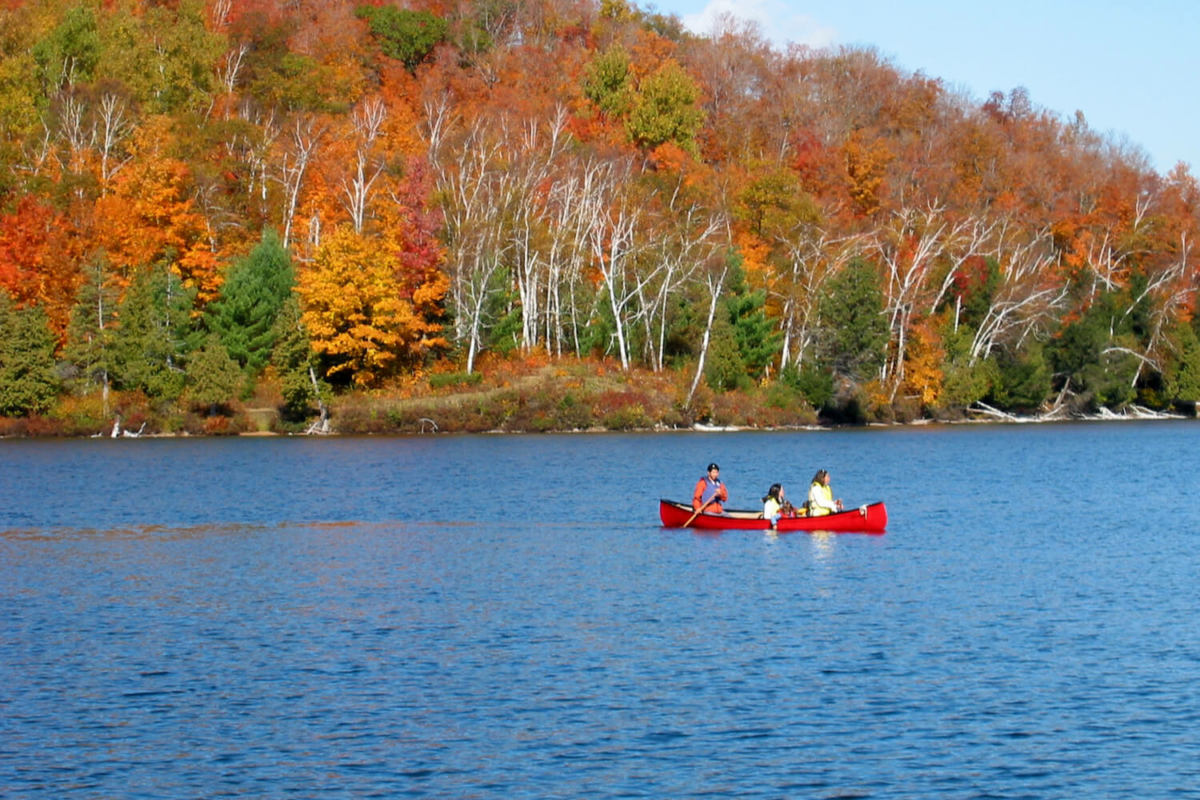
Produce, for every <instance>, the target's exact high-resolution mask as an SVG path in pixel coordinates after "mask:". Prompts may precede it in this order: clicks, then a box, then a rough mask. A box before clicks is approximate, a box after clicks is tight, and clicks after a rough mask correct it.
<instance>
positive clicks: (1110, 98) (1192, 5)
mask: <svg viewBox="0 0 1200 800" xmlns="http://www.w3.org/2000/svg"><path fill="white" fill-rule="evenodd" d="M639 5H642V6H643V7H648V5H647V4H645V3H639ZM655 6H656V7H657V9H658V10H659V11H661V12H664V13H673V14H677V15H679V16H680V17H682V18H683V20H684V22H685V24H687V26H688V27H689V28H692V29H693V30H696V31H698V32H700V33H709V32H711V31H712V19H713V18H714V17H715V15H716V14H718V13H721V12H730V13H733V14H735V15H736V16H739V17H742V18H744V19H754V20H757V21H758V22H759V23H760V24H761V26H762V31H763V34H764V35H765V36H766V37H767V38H769V39H770V40H772V41H773V42H774V43H776V44H778V45H783V44H784V43H785V42H788V41H792V42H802V43H805V44H809V45H812V46H816V47H820V46H826V45H833V46H837V45H842V44H850V45H860V44H861V45H871V46H874V47H876V48H878V49H879V51H880V52H881V53H882V54H883V55H885V56H887V57H888V58H890V59H891V60H892V61H893V62H894V63H895V64H897V65H898V66H899V67H901V68H903V69H905V70H908V71H911V72H916V71H921V72H924V73H925V74H926V75H929V76H931V77H936V78H941V79H942V80H943V81H944V82H945V83H946V84H947V85H948V86H950V87H952V88H956V89H960V90H964V91H966V92H967V93H968V94H969V95H970V96H972V97H974V98H975V99H976V100H982V99H984V98H986V97H987V95H988V94H989V93H990V92H991V91H992V90H995V89H999V90H1001V91H1005V92H1007V91H1008V90H1010V89H1012V88H1014V87H1016V86H1024V87H1025V88H1026V89H1028V90H1029V95H1030V98H1031V99H1032V101H1033V102H1034V103H1035V104H1036V105H1038V106H1042V107H1045V108H1048V109H1051V110H1052V111H1056V112H1058V113H1060V114H1062V115H1063V116H1073V115H1074V113H1075V111H1076V110H1077V109H1078V110H1080V111H1082V112H1083V113H1084V116H1085V117H1086V118H1087V120H1088V124H1089V125H1090V126H1091V127H1092V128H1093V129H1094V130H1097V131H1100V132H1102V133H1107V132H1113V133H1115V134H1116V135H1117V136H1118V137H1119V136H1121V135H1125V136H1127V137H1128V139H1129V140H1130V141H1131V142H1133V143H1134V144H1136V145H1138V146H1140V147H1141V149H1142V150H1144V151H1145V153H1146V154H1147V155H1148V156H1149V158H1150V163H1151V165H1152V166H1153V167H1154V168H1156V169H1157V170H1158V171H1159V172H1162V173H1166V172H1167V171H1169V170H1170V169H1171V168H1172V167H1173V166H1174V165H1175V163H1176V162H1178V161H1185V162H1187V163H1188V164H1191V165H1192V166H1193V169H1192V172H1193V173H1194V174H1200V131H1198V130H1197V125H1198V123H1200V107H1198V104H1197V98H1198V95H1200V2H1196V0H1192V2H1178V1H1176V0H1144V2H1141V3H1136V4H1135V3H1133V2H1118V3H1113V2H1104V0H1099V1H1098V2H1097V0H1093V1H1092V2H1080V1H1079V0H1043V2H1028V1H1027V0H1007V2H1003V3H978V2H972V0H958V2H948V1H946V0H911V1H906V2H899V1H898V0H897V1H896V2H888V0H841V2H838V0H812V1H811V2H795V1H794V0H791V1H789V2H784V0H660V2H657V3H655Z"/></svg>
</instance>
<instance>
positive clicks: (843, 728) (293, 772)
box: [0, 422, 1200, 798]
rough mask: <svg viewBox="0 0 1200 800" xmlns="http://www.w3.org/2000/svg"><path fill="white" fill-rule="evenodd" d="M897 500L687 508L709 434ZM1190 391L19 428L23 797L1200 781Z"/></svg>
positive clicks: (762, 480) (1134, 791) (3, 752)
mask: <svg viewBox="0 0 1200 800" xmlns="http://www.w3.org/2000/svg"><path fill="white" fill-rule="evenodd" d="M714 460H715V461H717V462H719V463H720V464H721V467H722V477H723V478H724V479H725V481H726V482H727V484H728V485H729V487H730V493H731V503H730V504H729V505H730V506H731V507H735V508H737V507H752V506H754V505H756V504H757V501H758V498H759V497H761V496H762V495H763V494H764V493H765V491H766V489H767V487H768V486H769V485H770V483H772V482H773V481H781V482H783V483H784V485H785V487H787V488H788V489H790V490H791V494H792V496H793V497H795V496H802V494H803V491H804V488H805V486H806V485H807V482H808V479H809V478H810V477H811V475H812V473H813V472H814V471H815V470H816V469H817V468H818V467H825V468H828V469H829V470H830V471H831V473H832V475H833V487H834V492H835V496H838V497H842V498H844V499H845V500H846V501H847V502H848V503H850V504H854V505H858V504H861V503H864V502H868V501H873V500H879V499H882V500H885V501H886V502H887V504H888V509H889V512H890V517H891V522H890V525H889V529H888V532H887V534H886V535H883V536H862V535H828V534H824V535H811V534H804V533H795V534H786V535H779V536H774V535H770V534H767V533H764V532H727V533H711V532H709V533H700V532H690V531H679V530H663V529H662V528H660V527H659V524H658V519H657V500H658V498H659V497H671V498H680V499H686V498H687V496H688V494H689V492H690V490H691V487H692V485H693V484H694V482H695V481H696V479H697V478H698V477H699V476H700V474H701V473H702V470H703V467H704V465H705V464H707V463H708V462H709V461H714ZM1198 476H1200V424H1196V423H1189V422H1180V423H1175V422H1155V423H1109V424H1074V425H1063V426H1049V425H1045V426H1033V425H1030V426H1004V427H1001V426H986V427H982V426H956V427H925V428H902V429H872V430H847V431H820V432H797V433H722V434H700V433H688V434H661V435H650V434H643V435H628V436H626V435H573V436H529V437H524V436H505V437H498V436H476V437H412V438H334V439H322V440H318V439H304V438H288V439H282V438H280V439H245V438H243V439H228V440H223V439H222V440H218V439H207V440H194V439H193V440H188V439H174V440H136V441H135V440H117V441H110V440H82V441H18V440H5V441H0V671H2V674H0V796H3V797H13V798H24V797H46V798H85V797H86V798H93V797H94V798H114V797H115V798H168V797H169V798H185V797H220V796H238V797H247V796H259V797H283V796H296V797H321V798H328V797H449V798H493V797H495V798H498V797H505V798H509V797H517V798H578V797H656V798H657V797H672V798H674V797H696V796H716V797H739V798H741V797H755V798H757V797H763V798H776V797H816V798H850V797H855V798H867V797H870V798H913V797H933V796H937V797H952V798H977V797H978V798H982V797H999V798H1023V797H1025V798H1080V797H1088V798H1107V797H1113V798H1118V797H1119V798H1126V797H1200V601H1198V596H1200V595H1198V593H1197V583H1198V578H1200V510H1198V508H1197V502H1196V498H1197V496H1198V495H1200V492H1198V491H1197V490H1198V489H1200V486H1198V483H1200V478H1198Z"/></svg>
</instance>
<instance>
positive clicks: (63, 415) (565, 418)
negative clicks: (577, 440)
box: [0, 359, 819, 436]
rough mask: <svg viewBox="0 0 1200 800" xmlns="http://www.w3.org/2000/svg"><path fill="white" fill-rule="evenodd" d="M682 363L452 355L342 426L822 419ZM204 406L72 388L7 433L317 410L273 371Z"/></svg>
mask: <svg viewBox="0 0 1200 800" xmlns="http://www.w3.org/2000/svg"><path fill="white" fill-rule="evenodd" d="M690 386H691V384H690V380H688V376H687V375H685V374H682V373H677V372H671V373H653V372H649V371H645V370H631V371H629V372H623V371H621V369H620V367H619V365H617V364H615V363H614V362H612V361H587V362H580V361H574V360H571V361H564V362H559V363H546V362H544V361H537V360H512V361H508V360H502V359H496V360H493V361H487V362H485V363H484V364H483V365H482V366H481V369H480V371H478V372H476V373H472V374H471V375H466V374H463V373H460V372H454V371H452V368H450V367H449V365H445V366H444V368H443V369H441V370H439V371H435V372H432V373H428V374H423V375H414V376H410V377H408V378H407V379H405V380H404V381H403V382H398V383H395V384H393V385H391V386H389V387H387V388H385V389H381V390H377V391H373V392H347V393H343V394H339V395H336V396H334V397H333V398H332V399H331V400H330V401H329V414H330V425H331V427H332V430H333V431H334V432H335V433H342V434H365V433H373V434H401V433H431V432H435V431H436V432H439V433H481V432H485V431H503V432H510V433H537V432H550V431H577V430H610V431H627V430H646V429H664V428H667V429H671V428H689V427H692V426H693V425H695V424H697V423H701V424H709V425H715V426H738V427H753V428H770V427H785V426H796V425H812V424H816V423H817V422H818V421H819V419H818V415H817V413H816V412H815V411H814V410H813V408H812V407H811V406H810V405H809V404H808V403H807V402H806V401H805V399H804V397H803V395H802V394H800V393H799V392H797V391H795V390H793V389H790V388H788V387H786V386H782V385H779V384H772V385H770V386H766V387H761V388H759V387H755V388H752V389H749V390H745V391H740V392H728V393H714V392H713V391H712V390H710V389H709V388H708V387H707V386H705V385H703V383H702V384H701V386H700V387H698V388H697V390H696V393H695V395H694V396H693V397H692V399H691V402H690V403H689V402H688V391H689V389H690ZM211 412H212V409H199V408H195V407H192V406H188V405H186V404H180V403H177V402H157V403H156V402H152V401H151V400H149V399H148V398H146V396H145V395H143V394H141V393H139V392H132V393H113V394H111V395H110V397H109V399H108V403H107V407H106V406H105V403H104V401H103V400H102V398H101V397H100V396H99V395H98V394H93V395H89V396H86V397H64V398H63V399H62V400H61V401H60V402H59V403H58V404H57V405H56V406H55V407H54V408H53V409H52V410H51V411H50V412H49V413H47V414H44V415H32V416H29V417H21V418H13V419H5V418H0V435H3V436H108V435H111V432H112V428H113V424H114V421H116V420H117V419H119V420H120V426H121V429H122V430H125V431H131V432H140V433H141V434H142V435H192V436H198V435H210V436H211V435H234V434H249V433H281V434H287V433H302V432H304V431H305V430H306V429H307V428H308V426H309V425H310V423H311V419H310V418H289V417H288V416H287V414H286V413H285V409H284V403H283V398H282V394H281V392H280V388H279V385H278V381H277V380H276V379H274V378H273V377H272V376H271V375H270V374H269V373H268V374H267V375H265V376H264V377H263V378H261V379H260V380H259V381H258V382H257V383H256V384H255V386H254V388H253V391H252V392H251V393H249V394H248V395H247V396H245V397H244V398H243V399H242V400H240V401H237V402H232V403H228V404H225V405H222V406H220V407H218V408H217V409H216V413H215V414H214V413H211Z"/></svg>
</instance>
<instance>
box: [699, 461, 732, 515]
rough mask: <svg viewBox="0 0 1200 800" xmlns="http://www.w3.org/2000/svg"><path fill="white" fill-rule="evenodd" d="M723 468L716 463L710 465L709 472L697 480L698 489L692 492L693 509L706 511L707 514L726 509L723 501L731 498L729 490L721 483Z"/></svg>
mask: <svg viewBox="0 0 1200 800" xmlns="http://www.w3.org/2000/svg"><path fill="white" fill-rule="evenodd" d="M720 474H721V468H720V467H718V466H717V465H716V464H709V465H708V474H707V475H705V476H704V477H702V478H701V479H700V480H698V481H696V491H694V492H692V510H693V511H695V512H696V513H700V512H701V511H704V512H705V513H707V514H721V513H724V511H725V509H723V508H721V503H724V502H727V501H728V500H729V491H728V490H727V489H726V488H725V484H723V483H721V478H720Z"/></svg>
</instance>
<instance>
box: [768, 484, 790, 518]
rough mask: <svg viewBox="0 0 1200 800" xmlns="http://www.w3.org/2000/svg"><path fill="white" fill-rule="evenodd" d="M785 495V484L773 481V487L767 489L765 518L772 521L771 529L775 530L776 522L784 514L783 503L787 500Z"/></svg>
mask: <svg viewBox="0 0 1200 800" xmlns="http://www.w3.org/2000/svg"><path fill="white" fill-rule="evenodd" d="M783 495H784V491H783V486H782V485H781V484H778V483H772V484H771V488H770V489H767V496H766V497H764V498H763V519H765V520H767V521H769V522H770V523H771V530H775V525H776V523H778V522H779V518H780V517H782V516H783V505H784V503H786V502H787V501H786V500H784V499H783Z"/></svg>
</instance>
